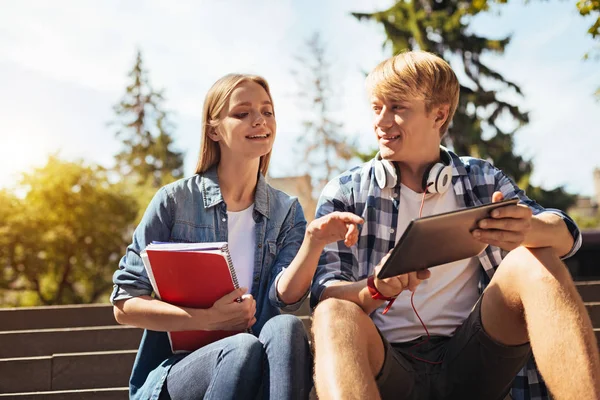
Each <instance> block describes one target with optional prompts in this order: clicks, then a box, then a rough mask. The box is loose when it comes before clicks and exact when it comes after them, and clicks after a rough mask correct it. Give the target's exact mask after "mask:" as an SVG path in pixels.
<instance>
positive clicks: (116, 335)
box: [0, 325, 143, 358]
mask: <svg viewBox="0 0 600 400" xmlns="http://www.w3.org/2000/svg"><path fill="white" fill-rule="evenodd" d="M142 332H143V331H142V330H141V329H138V328H133V327H129V326H123V325H113V326H101V327H85V328H62V329H41V330H26V331H8V332H0V343H1V344H2V345H1V346H0V358H10V357H35V356H50V355H52V354H56V353H76V352H90V351H107V350H135V349H137V348H138V346H139V343H140V339H141V337H142Z"/></svg>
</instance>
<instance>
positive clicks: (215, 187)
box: [200, 165, 269, 218]
mask: <svg viewBox="0 0 600 400" xmlns="http://www.w3.org/2000/svg"><path fill="white" fill-rule="evenodd" d="M200 188H201V191H202V200H203V201H204V208H210V207H214V206H216V205H217V204H219V203H222V202H223V194H222V193H221V187H220V186H219V177H218V176H217V166H216V165H214V166H212V167H210V168H209V169H208V170H206V171H205V172H204V173H203V174H202V177H201V181H200ZM254 209H255V210H256V211H257V212H259V213H260V214H262V215H264V216H265V217H267V218H269V192H268V190H267V181H266V180H265V177H264V176H263V175H262V174H259V175H258V182H257V184H256V192H255V193H254Z"/></svg>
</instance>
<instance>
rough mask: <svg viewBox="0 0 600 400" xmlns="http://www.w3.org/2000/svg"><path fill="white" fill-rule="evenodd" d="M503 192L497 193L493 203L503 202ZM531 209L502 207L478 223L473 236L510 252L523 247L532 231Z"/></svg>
mask: <svg viewBox="0 0 600 400" xmlns="http://www.w3.org/2000/svg"><path fill="white" fill-rule="evenodd" d="M503 199H504V196H503V195H502V193H501V192H495V193H494V195H493V196H492V203H497V202H499V201H502V200H503ZM532 215H533V213H532V212H531V209H530V208H529V207H527V206H526V205H524V204H517V205H513V206H505V207H500V208H497V209H495V210H494V211H492V214H491V217H490V218H484V219H482V220H481V221H479V223H478V227H479V229H475V230H474V231H473V236H474V237H475V238H476V239H478V240H479V241H481V242H483V243H487V244H491V245H492V246H497V247H500V248H501V249H504V250H507V251H510V250H513V249H516V248H517V247H519V246H521V244H523V242H524V241H525V237H526V236H527V233H529V231H530V230H531V218H532Z"/></svg>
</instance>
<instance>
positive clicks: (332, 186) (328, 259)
mask: <svg viewBox="0 0 600 400" xmlns="http://www.w3.org/2000/svg"><path fill="white" fill-rule="evenodd" d="M343 189H344V188H343V187H342V186H341V185H340V183H339V181H338V180H333V181H331V182H329V183H328V184H327V186H325V188H324V189H323V192H322V193H321V196H320V197H319V202H318V203H317V212H316V218H320V217H322V216H324V215H327V214H330V213H332V212H334V211H340V212H344V211H351V210H350V208H349V207H348V204H349V203H348V200H347V195H345V194H344V193H343ZM356 252H357V246H353V247H352V248H349V247H348V246H346V245H345V244H344V241H343V240H341V241H339V242H335V243H330V244H328V245H327V246H325V249H324V250H323V253H322V254H321V257H320V258H319V265H318V266H317V271H316V272H315V276H314V278H313V283H312V285H311V293H310V306H311V308H315V307H316V306H317V304H318V303H319V301H320V300H321V296H322V295H323V292H324V291H325V289H326V288H327V287H328V286H329V285H331V284H333V283H335V282H339V281H345V282H355V281H356V280H357V279H356V277H355V275H356V273H354V272H355V271H357V269H358V257H357V253H356Z"/></svg>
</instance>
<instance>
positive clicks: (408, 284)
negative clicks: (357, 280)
mask: <svg viewBox="0 0 600 400" xmlns="http://www.w3.org/2000/svg"><path fill="white" fill-rule="evenodd" d="M390 253H391V252H390ZM390 253H388V254H386V255H385V257H383V258H382V259H381V261H379V264H377V266H376V267H375V280H374V282H373V283H374V284H375V287H376V288H377V290H378V291H379V293H381V294H382V295H384V296H386V297H395V296H398V295H399V294H400V293H402V291H404V289H408V290H410V291H411V292H414V291H415V289H417V286H419V284H420V283H421V282H422V281H424V280H425V279H428V278H429V277H430V276H431V272H429V270H428V269H424V270H421V271H417V272H409V273H408V274H403V275H398V276H392V277H391V278H385V279H378V278H377V274H378V273H379V271H380V270H381V267H383V265H384V264H385V262H386V261H387V259H388V258H389V257H390Z"/></svg>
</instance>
